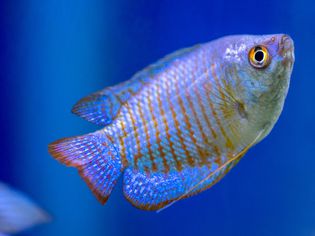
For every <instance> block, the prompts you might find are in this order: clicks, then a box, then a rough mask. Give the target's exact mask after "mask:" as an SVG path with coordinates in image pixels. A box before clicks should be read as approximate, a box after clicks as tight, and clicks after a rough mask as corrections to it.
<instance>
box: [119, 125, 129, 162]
mask: <svg viewBox="0 0 315 236" xmlns="http://www.w3.org/2000/svg"><path fill="white" fill-rule="evenodd" d="M119 126H120V128H121V130H122V132H123V136H121V135H119V138H118V139H119V146H120V147H121V150H120V156H121V161H122V164H123V166H127V165H128V160H127V157H126V146H125V141H124V138H126V137H127V132H126V127H125V124H124V121H123V120H121V119H119Z"/></svg>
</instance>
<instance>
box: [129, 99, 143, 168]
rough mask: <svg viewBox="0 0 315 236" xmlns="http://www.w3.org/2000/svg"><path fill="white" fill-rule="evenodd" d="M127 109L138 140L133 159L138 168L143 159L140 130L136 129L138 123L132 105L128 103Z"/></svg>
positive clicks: (134, 134)
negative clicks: (139, 161) (140, 160)
mask: <svg viewBox="0 0 315 236" xmlns="http://www.w3.org/2000/svg"><path fill="white" fill-rule="evenodd" d="M126 108H127V110H128V115H129V117H130V120H131V126H132V130H133V137H134V138H135V140H136V147H135V148H136V150H135V154H134V156H133V158H134V165H135V168H138V160H139V159H140V158H141V157H142V154H141V146H140V139H139V133H138V129H137V127H136V121H135V117H134V114H133V110H132V109H131V107H130V105H129V104H128V103H127V104H126Z"/></svg>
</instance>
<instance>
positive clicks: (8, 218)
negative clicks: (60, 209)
mask: <svg viewBox="0 0 315 236" xmlns="http://www.w3.org/2000/svg"><path fill="white" fill-rule="evenodd" d="M49 220H50V217H49V215H48V214H47V213H46V212H45V211H43V210H42V209H41V208H39V207H38V206H37V205H36V204H35V203H34V202H32V201H31V200H30V199H28V198H27V197H26V196H25V195H24V194H22V193H20V192H18V191H16V190H13V189H12V188H10V187H8V186H7V185H5V184H3V183H1V182H0V236H4V235H5V234H13V233H17V232H20V231H23V230H25V229H27V228H30V227H32V226H34V225H37V224H41V223H45V222H48V221H49Z"/></svg>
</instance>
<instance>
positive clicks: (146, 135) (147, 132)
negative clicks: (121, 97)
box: [137, 97, 157, 171]
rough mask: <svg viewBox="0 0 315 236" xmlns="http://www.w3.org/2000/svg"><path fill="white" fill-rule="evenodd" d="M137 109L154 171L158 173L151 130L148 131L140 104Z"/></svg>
mask: <svg viewBox="0 0 315 236" xmlns="http://www.w3.org/2000/svg"><path fill="white" fill-rule="evenodd" d="M149 99H150V97H148V98H147V100H149ZM137 107H138V110H139V115H140V119H141V123H142V125H143V129H144V134H145V141H146V144H147V149H148V155H149V158H150V160H151V163H152V170H153V171H156V170H157V166H156V163H155V162H154V156H153V152H152V148H151V143H150V136H149V129H148V125H147V121H146V120H145V118H144V115H143V111H142V109H141V106H140V103H139V102H137ZM146 169H147V170H148V168H146Z"/></svg>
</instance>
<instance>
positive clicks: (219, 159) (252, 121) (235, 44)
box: [49, 34, 294, 210]
mask: <svg viewBox="0 0 315 236" xmlns="http://www.w3.org/2000/svg"><path fill="white" fill-rule="evenodd" d="M293 63H294V46H293V41H292V39H291V38H290V37H289V36H288V35H283V34H276V35H263V36H253V35H238V36H228V37H223V38H220V39H217V40H214V41H211V42H209V43H205V44H199V45H196V46H193V47H191V48H186V49H182V50H179V51H176V52H174V53H172V54H170V55H168V56H166V57H165V58H163V59H161V60H159V61H158V62H156V63H155V64H152V65H150V66H148V67H147V68H145V69H144V70H142V71H140V72H138V73H137V74H135V75H134V76H133V77H132V78H131V79H130V80H128V81H126V82H124V83H121V84H118V85H116V86H112V87H108V88H105V89H103V90H101V91H99V92H96V93H94V94H92V95H90V96H87V97H85V98H83V99H81V100H80V101H79V102H78V103H77V104H76V105H75V106H74V107H73V110H72V111H73V113H75V114H77V115H79V116H81V117H82V118H84V119H86V120H88V121H90V122H92V123H95V124H97V125H100V126H104V128H103V129H101V130H99V131H96V132H94V133H90V134H87V135H83V136H76V137H72V138H65V139H61V140H58V141H56V142H54V143H51V144H50V145H49V152H50V153H51V155H52V156H54V157H55V158H56V159H57V160H58V161H60V162H61V163H63V164H65V165H67V166H73V167H76V168H78V170H79V174H80V175H81V176H82V177H83V179H84V180H85V181H86V183H87V184H88V186H89V187H90V188H91V190H92V191H93V193H94V194H95V196H96V197H97V199H98V200H99V201H100V202H101V203H105V202H106V201H107V199H108V197H109V195H110V194H111V192H112V189H113V187H114V186H115V184H116V181H117V179H118V178H119V176H120V175H122V174H123V192H124V196H125V197H126V198H127V199H128V201H130V202H131V203H132V204H133V205H134V206H136V207H138V208H140V209H145V210H158V209H161V208H163V207H165V206H167V205H169V204H171V203H173V202H175V201H177V200H180V199H183V198H187V197H190V196H192V195H195V194H197V193H199V192H201V191H203V190H205V189H208V188H209V187H211V186H212V185H214V184H215V183H217V182H218V181H219V180H220V179H221V178H222V177H223V176H224V175H225V174H226V173H227V172H228V171H229V170H230V169H231V168H232V167H233V166H235V165H236V163H238V161H239V160H240V159H241V157H242V156H243V155H244V154H245V153H246V152H247V151H248V149H249V148H250V147H252V146H253V145H255V144H256V143H258V142H259V141H261V140H262V139H263V138H264V137H265V136H266V135H268V133H269V132H270V131H271V129H272V127H273V126H274V124H275V122H276V121H277V119H278V117H279V115H280V113H281V111H282V108H283V105H284V100H285V97H286V95H287V92H288V88H289V81H290V76H291V72H292V67H293Z"/></svg>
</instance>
